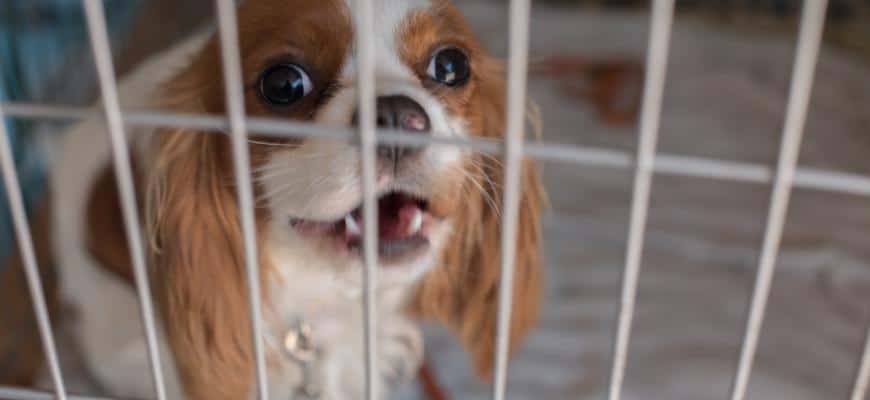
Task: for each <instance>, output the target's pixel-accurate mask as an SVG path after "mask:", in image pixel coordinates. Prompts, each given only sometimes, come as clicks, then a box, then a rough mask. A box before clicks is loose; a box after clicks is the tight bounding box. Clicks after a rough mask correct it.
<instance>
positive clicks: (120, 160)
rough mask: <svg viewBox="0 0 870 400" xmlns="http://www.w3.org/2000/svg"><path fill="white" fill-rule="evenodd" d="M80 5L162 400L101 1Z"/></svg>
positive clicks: (145, 276) (163, 392)
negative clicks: (82, 9)
mask: <svg viewBox="0 0 870 400" xmlns="http://www.w3.org/2000/svg"><path fill="white" fill-rule="evenodd" d="M83 5H84V9H85V19H86V22H87V25H88V32H89V36H90V40H91V49H92V50H93V53H94V62H95V63H96V67H97V79H98V80H99V83H100V94H101V95H102V99H103V100H102V103H103V110H104V112H105V117H106V124H107V127H108V134H109V142H110V144H111V146H112V147H111V148H112V160H113V165H114V167H115V179H116V182H117V184H118V192H119V195H120V198H121V209H122V212H123V216H124V229H125V233H126V234H127V243H128V244H129V246H130V258H131V261H132V263H133V275H134V281H135V283H136V292H137V294H138V300H139V312H140V314H141V315H140V317H141V318H142V325H143V327H144V329H145V332H144V333H145V340H146V343H147V347H148V361H149V363H150V364H151V375H152V379H153V380H154V391H155V393H156V394H157V399H158V400H165V399H166V388H165V386H164V384H163V371H162V367H161V365H160V353H159V347H158V345H157V328H156V327H155V323H154V310H153V307H154V303H153V302H152V300H151V288H150V285H149V282H148V272H147V267H146V262H145V251H144V249H143V246H142V236H141V232H142V231H141V225H140V223H139V214H138V210H139V208H138V207H137V206H136V192H135V190H134V189H133V172H132V168H131V166H130V155H129V153H128V150H129V149H128V147H127V136H126V133H125V132H124V121H123V118H122V116H121V103H120V101H119V100H118V86H117V83H116V82H115V70H114V67H113V65H112V53H111V50H110V47H109V35H108V33H107V30H106V17H105V15H104V11H103V2H102V0H84V2H83Z"/></svg>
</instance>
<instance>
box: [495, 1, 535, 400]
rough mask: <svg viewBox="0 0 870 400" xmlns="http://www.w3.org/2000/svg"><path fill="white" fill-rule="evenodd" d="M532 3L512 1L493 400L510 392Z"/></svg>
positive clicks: (501, 398) (500, 398) (501, 397)
mask: <svg viewBox="0 0 870 400" xmlns="http://www.w3.org/2000/svg"><path fill="white" fill-rule="evenodd" d="M530 8H531V4H530V0H512V1H511V2H510V14H509V15H510V16H509V20H508V25H509V26H510V34H509V37H508V44H509V47H510V54H509V55H508V76H507V82H508V83H507V85H508V86H507V93H506V96H507V102H506V105H505V107H506V109H505V115H506V118H507V120H506V121H505V128H506V132H505V146H504V165H505V168H504V174H505V176H504V192H503V194H502V196H503V202H502V210H501V218H502V220H501V276H500V277H499V291H498V316H497V319H496V333H495V334H496V337H495V344H496V347H495V360H493V363H494V364H493V365H494V374H493V375H494V379H493V386H492V398H493V399H494V400H503V399H504V397H505V390H506V388H507V365H508V359H507V357H508V350H509V349H508V347H509V344H510V318H511V305H512V300H513V287H514V283H513V282H514V256H515V246H514V243H515V241H516V237H517V223H518V222H517V218H518V217H519V216H518V214H519V203H520V200H519V197H520V163H521V161H522V156H523V128H524V120H525V115H526V113H525V107H526V78H527V71H526V70H527V68H528V56H529V55H528V53H529V14H530Z"/></svg>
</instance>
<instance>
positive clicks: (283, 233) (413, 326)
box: [53, 0, 543, 400]
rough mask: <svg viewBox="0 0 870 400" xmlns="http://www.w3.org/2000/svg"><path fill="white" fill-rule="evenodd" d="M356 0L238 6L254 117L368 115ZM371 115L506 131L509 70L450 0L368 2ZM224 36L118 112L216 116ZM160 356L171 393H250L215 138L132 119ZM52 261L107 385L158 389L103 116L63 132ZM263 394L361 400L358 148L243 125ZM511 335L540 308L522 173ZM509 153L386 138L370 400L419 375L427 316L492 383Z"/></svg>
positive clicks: (186, 47)
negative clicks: (360, 108) (363, 109)
mask: <svg viewBox="0 0 870 400" xmlns="http://www.w3.org/2000/svg"><path fill="white" fill-rule="evenodd" d="M353 3H354V0H248V1H245V2H244V3H243V4H242V5H241V6H240V7H239V9H238V26H239V36H240V48H241V54H242V70H243V79H244V96H245V97H244V103H245V107H246V110H247V112H248V114H249V115H252V116H259V117H272V118H286V119H288V120H295V121H307V122H310V123H316V124H324V125H332V126H340V127H344V129H347V128H348V127H352V126H354V125H355V124H356V120H357V117H356V115H357V112H356V110H357V93H356V90H357V82H356V79H357V75H356V72H355V70H356V60H355V55H354V54H355V51H354V42H355V31H356V29H355V27H354V20H355V16H354V10H355V5H354V4H353ZM374 7H375V10H376V11H375V17H374V18H375V21H374V26H373V30H374V34H375V37H374V39H373V42H372V45H373V46H374V52H375V56H374V58H375V64H376V65H375V74H376V84H375V85H376V96H377V100H376V103H377V106H376V116H377V122H376V124H377V126H378V127H381V128H385V129H399V130H403V131H407V132H412V133H416V134H420V135H432V136H436V137H438V136H441V137H457V138H469V137H483V138H492V139H496V140H498V139H501V138H502V136H503V134H504V120H505V115H504V110H505V90H504V75H505V74H504V68H503V67H502V64H501V63H500V62H499V61H497V60H496V59H494V58H493V57H492V56H490V55H488V54H487V53H486V52H485V51H484V49H483V48H482V47H481V45H480V43H479V42H478V41H477V40H476V39H475V37H474V35H473V34H472V32H471V30H470V28H469V26H468V25H467V23H466V21H465V20H464V18H463V16H462V15H461V14H460V13H459V12H458V11H457V9H456V8H455V7H454V6H453V5H452V4H450V3H449V2H448V1H446V0H374ZM223 87H224V84H223V74H222V67H221V55H220V46H219V43H218V39H217V35H216V34H215V33H211V34H209V33H205V34H202V35H197V36H196V37H194V38H191V39H189V40H188V41H186V42H184V43H182V44H179V45H178V46H176V47H173V48H172V49H169V50H168V51H167V52H166V53H164V54H161V55H159V56H155V57H153V58H152V59H150V60H149V61H148V62H147V63H145V64H143V65H142V66H140V67H139V69H137V70H136V71H135V72H133V73H132V74H131V75H130V76H128V77H127V78H126V79H124V80H123V82H122V85H121V89H120V91H121V99H122V102H123V106H124V109H128V110H129V109H132V108H137V107H138V108H146V107H151V108H153V107H159V108H161V109H166V110H171V111H173V112H177V113H205V114H216V115H221V114H224V113H225V106H224V105H225V98H224V92H223ZM128 136H129V137H130V154H131V158H132V160H133V167H134V174H135V179H136V189H137V191H138V193H137V196H138V199H139V205H140V213H141V215H142V217H143V220H144V221H145V223H143V227H142V229H143V233H144V235H145V237H146V238H147V249H146V252H147V258H148V268H149V275H150V278H151V280H152V285H153V291H154V293H153V295H154V299H155V303H156V306H157V307H156V308H157V312H158V322H159V330H160V332H159V336H160V339H159V341H160V343H159V345H160V348H161V352H162V356H163V357H162V361H163V366H164V371H167V373H166V378H167V379H166V380H167V385H168V390H169V396H170V398H173V399H178V398H188V399H247V398H252V397H253V395H254V394H255V393H256V385H255V380H254V378H253V373H252V371H253V354H252V353H253V350H252V340H251V337H250V336H251V332H250V314H249V307H248V293H247V286H246V280H245V279H246V278H245V277H246V275H245V267H244V262H243V258H244V257H243V244H242V242H243V241H242V235H241V229H240V224H239V210H238V204H237V201H236V188H235V179H234V178H233V168H232V155H231V154H232V153H231V148H230V143H229V139H228V136H227V135H226V134H225V133H224V132H220V131H212V132H209V131H207V130H197V129H189V128H159V129H154V128H148V129H146V128H142V127H130V128H129V129H128ZM61 141H62V143H61V145H62V146H61V151H60V152H59V153H58V156H57V159H56V162H57V164H56V165H55V168H54V169H53V185H54V186H53V188H54V196H53V202H54V206H53V215H54V217H53V222H54V224H55V228H56V229H55V231H56V232H57V234H56V236H55V237H54V240H55V243H56V244H55V252H56V254H58V257H57V259H58V260H59V261H58V262H59V264H60V265H59V271H60V278H61V280H60V282H61V286H62V295H63V298H64V299H65V301H67V302H68V303H70V304H71V305H73V306H75V308H76V309H77V311H78V313H77V316H78V318H77V319H76V322H75V325H74V326H75V328H74V331H75V334H76V338H77V340H78V343H79V344H80V345H81V348H82V354H84V357H85V359H86V364H87V366H88V368H89V369H90V371H91V372H92V374H93V375H94V376H95V377H96V378H97V380H98V382H99V383H100V384H101V385H102V386H103V387H104V388H105V389H106V391H107V392H109V393H108V394H111V395H115V396H134V397H151V396H152V395H153V388H152V386H151V379H150V372H149V371H150V370H149V366H148V357H147V352H146V346H145V340H144V337H143V335H142V325H141V322H140V319H139V311H138V306H137V300H136V293H135V289H134V286H133V284H132V273H131V269H130V262H129V253H128V249H127V245H126V243H125V238H124V229H123V224H122V218H121V213H120V210H119V198H118V195H117V189H116V186H115V183H114V179H113V170H112V167H111V165H110V162H109V158H110V153H109V145H108V143H107V139H106V128H105V125H104V123H103V121H102V119H100V118H93V119H91V120H87V121H84V122H83V123H80V124H79V125H77V126H76V127H74V128H72V129H71V132H69V134H68V135H65V136H64V137H63V138H62V139H61ZM249 146H250V159H251V171H252V174H253V175H252V179H253V182H254V188H253V189H254V195H255V197H256V211H255V215H256V230H257V232H256V233H257V240H258V251H259V253H258V254H259V271H260V281H261V286H262V288H263V291H262V293H261V294H260V296H261V298H262V301H263V321H264V337H263V338H262V340H263V341H264V343H265V349H266V364H267V373H268V382H269V384H268V385H269V393H270V394H271V396H272V398H278V399H287V398H297V399H298V398H302V399H309V398H317V399H329V400H341V399H360V398H363V391H364V380H363V369H364V346H363V335H362V332H363V313H362V307H361V293H362V268H363V262H362V257H361V250H360V248H361V246H360V243H361V237H360V236H361V233H360V231H361V229H360V227H361V226H362V221H361V213H360V209H361V208H360V205H361V197H362V189H361V176H360V175H361V174H360V168H361V167H360V149H359V146H358V144H357V142H356V141H354V140H346V139H335V138H327V137H322V136H321V137H317V136H310V137H305V138H304V139H298V138H276V137H274V136H266V135H263V134H259V135H258V134H257V132H256V131H251V132H249ZM521 175H522V187H521V201H520V212H519V233H518V237H517V242H516V243H515V246H514V247H515V249H516V267H515V268H516V272H515V286H514V288H513V295H514V297H513V298H514V301H513V304H514V308H513V314H512V319H511V347H515V345H516V344H517V343H518V342H519V341H520V339H521V338H522V336H523V335H524V334H525V333H526V332H527V331H528V329H529V328H530V326H531V325H532V324H533V322H534V319H535V316H536V313H537V308H538V302H539V298H538V297H539V283H540V276H539V257H538V237H539V223H538V216H539V207H540V205H541V203H542V199H543V192H542V190H541V188H540V185H539V181H538V175H537V172H536V169H535V167H534V165H533V164H532V163H531V162H530V161H528V160H524V161H523V163H522V171H521ZM502 181H503V166H502V163H501V161H500V158H499V157H497V156H492V155H484V154H477V153H474V152H471V151H470V150H467V149H463V148H458V147H451V146H444V145H430V146H427V147H415V148H411V147H401V146H396V145H386V144H381V145H379V147H378V148H377V193H378V204H377V207H378V216H379V219H378V226H379V229H378V240H379V247H378V249H377V250H378V271H379V272H378V274H379V278H378V283H377V288H376V292H375V298H376V300H375V301H376V304H377V316H376V318H377V321H378V324H377V332H376V333H375V335H376V339H375V340H376V341H377V352H378V354H377V357H378V359H379V363H378V371H376V372H375V374H376V377H377V382H378V385H377V386H378V387H379V388H380V389H379V391H378V393H379V395H378V397H379V398H387V397H388V395H389V393H390V389H391V388H394V387H396V386H397V385H398V384H400V383H402V382H405V381H407V380H409V379H413V378H414V377H415V376H416V375H417V372H418V370H419V368H420V365H421V362H422V356H423V343H422V335H421V331H420V328H419V326H418V324H419V322H420V321H422V320H425V319H434V320H437V321H440V322H441V323H443V324H444V325H446V326H447V327H448V328H449V329H450V331H451V332H453V333H454V334H455V335H456V336H457V337H458V338H459V339H460V340H461V342H462V343H463V344H464V346H465V348H466V350H467V353H468V354H469V356H470V360H471V363H472V364H473V366H474V370H475V371H476V372H477V374H478V375H480V377H481V378H484V379H485V378H487V377H488V376H489V375H490V374H491V368H492V360H493V352H494V337H495V335H494V333H495V325H496V324H495V320H496V303H497V298H498V282H499V275H500V271H499V266H500V264H499V245H500V240H499V230H500V212H499V209H500V207H501V191H502Z"/></svg>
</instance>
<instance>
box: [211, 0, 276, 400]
mask: <svg viewBox="0 0 870 400" xmlns="http://www.w3.org/2000/svg"><path fill="white" fill-rule="evenodd" d="M215 1H216V6H217V13H218V29H219V31H220V44H221V59H222V62H223V72H224V90H225V92H226V107H227V115H228V116H229V120H230V139H231V142H232V147H233V169H234V171H235V177H236V195H237V197H238V202H239V216H240V219H241V221H240V222H241V225H242V237H243V239H244V247H245V270H246V271H247V275H248V277H247V278H248V296H249V297H248V300H249V306H250V314H251V340H252V341H253V345H254V365H255V366H256V379H257V393H258V398H259V399H260V400H267V399H268V398H269V389H268V381H267V377H266V358H265V352H264V349H263V320H262V313H261V311H260V310H261V305H260V302H261V301H260V300H261V299H260V277H259V268H258V261H257V239H256V231H255V227H254V201H253V189H252V183H251V164H250V160H249V154H248V141H247V132H246V127H245V104H244V99H243V95H244V93H243V86H244V83H243V80H242V62H241V55H240V51H239V35H238V27H237V25H236V24H237V21H236V8H235V5H234V4H233V0H215Z"/></svg>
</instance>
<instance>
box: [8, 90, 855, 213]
mask: <svg viewBox="0 0 870 400" xmlns="http://www.w3.org/2000/svg"><path fill="white" fill-rule="evenodd" d="M0 106H2V107H3V108H4V112H5V113H6V115H7V116H10V117H16V118H27V119H42V120H57V121H77V120H83V119H86V118H92V117H95V116H98V113H97V112H96V111H94V110H92V109H89V108H81V107H65V106H48V105H39V104H31V103H20V102H7V103H0ZM122 117H123V119H124V123H126V124H127V125H131V126H146V127H189V128H201V129H206V130H212V131H221V132H226V131H229V122H228V120H227V119H226V118H225V117H223V116H219V115H209V114H179V113H172V112H160V111H156V110H130V111H127V112H124V114H123V115H122ZM246 121H247V126H248V128H250V129H251V130H252V131H256V132H257V133H258V134H263V135H267V136H274V137H298V138H304V137H311V136H317V137H329V138H335V139H350V138H352V137H354V136H353V135H354V131H353V130H352V129H350V128H343V127H338V126H326V125H317V124H313V123H309V122H300V121H290V120H281V119H276V118H264V117H248V118H247V119H246ZM376 139H377V142H378V143H394V144H402V145H407V146H424V145H434V146H458V147H463V148H470V149H473V150H474V151H478V152H482V153H487V154H497V153H499V152H500V151H501V149H502V146H501V144H502V143H501V142H500V141H497V140H492V139H484V138H458V137H425V136H421V135H417V134H413V133H405V132H400V131H395V130H382V129H379V130H378V135H377V138H376ZM523 149H524V152H523V154H524V155H526V156H529V157H533V158H536V159H538V160H543V161H554V162H563V163H568V164H577V165H585V166H592V167H605V168H617V169H629V168H632V166H633V165H634V164H633V162H632V156H631V155H630V154H629V153H627V152H625V151H622V150H613V149H607V148H601V147H593V146H578V145H571V144H556V143H541V142H538V141H534V140H527V141H525V142H524V143H523ZM653 171H654V172H655V173H658V174H663V175H672V176H684V177H697V178H710V179H716V180H725V181H735V182H745V183H759V184H764V183H770V182H772V181H773V175H774V174H773V169H772V168H770V167H769V166H767V165H762V164H757V163H751V162H742V161H729V160H717V159H712V158H701V157H694V156H684V155H676V154H668V153H662V152H657V153H656V155H655V162H654V163H653ZM793 185H794V186H795V187H799V188H803V189H815V190H821V191H827V192H838V193H844V194H851V195H856V196H865V197H870V176H864V175H859V174H853V173H847V172H839V171H829V170H822V169H818V168H811V167H797V169H796V170H795V176H794V182H793Z"/></svg>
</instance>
